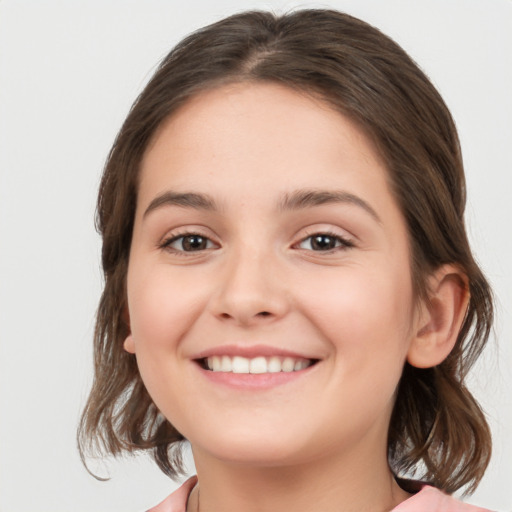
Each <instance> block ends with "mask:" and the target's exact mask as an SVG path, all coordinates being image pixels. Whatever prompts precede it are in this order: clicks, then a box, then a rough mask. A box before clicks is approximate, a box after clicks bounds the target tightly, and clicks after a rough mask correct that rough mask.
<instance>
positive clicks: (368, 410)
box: [125, 84, 415, 465]
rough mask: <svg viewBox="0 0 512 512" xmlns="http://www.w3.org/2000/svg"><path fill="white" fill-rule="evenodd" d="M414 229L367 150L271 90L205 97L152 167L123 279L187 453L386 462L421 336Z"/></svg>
mask: <svg viewBox="0 0 512 512" xmlns="http://www.w3.org/2000/svg"><path fill="white" fill-rule="evenodd" d="M409 269H410V261H409V248H408V240H407V230H406V226H405V221H404V219H403V217H402V215H401V213H400V211H399V209H398V206H397V204H396V202H395V200H394V198H393V196H392V194H391V193H390V189H389V186H388V184H387V176H386V169H385V166H384V164H383V162H382V161H381V159H380V158H379V156H378V154H377V152H376V150H375V149H374V147H373V146H372V144H371V143H370V141H369V139H368V138H367V137H366V136H365V135H364V134H363V132H362V131H361V130H359V129H358V128H357V127H356V126H355V125H354V124H353V123H352V122H351V121H349V120H348V119H346V118H344V117H343V116H341V115H340V114H339V113H337V112H334V111H333V110H331V109H330V108H329V107H328V106H326V105H325V104H323V103H322V102H320V101H319V100H314V99H311V98H310V97H308V96H305V95H301V94H299V93H297V92H294V91H292V90H290V89H288V88H285V87H282V86H278V85H272V84H257V85H255V84H234V85H229V86H223V87H221V88H218V89H215V90H212V91H208V92H204V93H201V94H200V95H198V96H197V97H195V98H194V99H192V100H191V101H189V102H188V103H187V104H186V105H185V106H184V107H182V108H181V110H179V111H178V112H177V113H176V114H174V115H173V116H172V117H171V118H170V119H169V120H167V122H165V123H164V124H163V125H162V126H161V128H160V130H159V131H158V133H157V135H156V137H155V139H154V141H153V143H152V144H151V145H150V146H149V148H148V150H147V152H146V154H145V157H144V159H143V162H142V167H141V175H140V187H139V191H138V201H137V210H136V219H135V226H134V232H133V240H132V247H131V253H130V261H129V270H128V278H127V289H128V307H129V321H130V329H131V334H130V336H129V337H128V338H127V340H126V342H125V348H126V350H128V351H130V352H133V353H135V354H136V357H137V363H138V366H139V369H140V373H141V376H142V379H143V380H144V383H145V385H146V387H147V389H148V391H149V393H150V395H151V397H152V398H153V400H154V402H155V404H156V405H157V407H158V408H159V409H160V411H161V412H162V413H163V414H164V416H165V417H166V418H167V419H168V420H169V421H170V422H171V423H172V424H173V425H174V426H175V427H176V428H177V429H178V430H179V431H180V432H181V433H182V434H183V435H184V436H185V437H186V438H187V439H189V440H190V441H191V443H192V446H193V448H194V450H196V451H197V452H202V453H205V454H208V455H209V456H211V457H215V458H217V459H222V460H229V461H237V462H239V463H249V464H261V465H279V464H291V463H300V462H303V461H305V460H312V459H314V458H315V457H322V456H328V455H329V456H331V455H333V454H339V453H343V452H344V451H345V452H346V451H347V450H356V449H361V450H376V449H377V450H381V451H383V452H384V453H385V446H386V438H387V428H388V424H389V417H390V414H391V410H392V406H393V401H394V392H395V389H396V386H397V383H398V381H399V378H400V375H401V371H402V367H403V363H404V361H405V359H406V356H407V351H408V348H409V345H410V339H411V332H413V331H414V329H415V326H414V322H415V321H414V313H413V311H414V308H413V303H414V300H413V291H412V285H411V275H410V270H409Z"/></svg>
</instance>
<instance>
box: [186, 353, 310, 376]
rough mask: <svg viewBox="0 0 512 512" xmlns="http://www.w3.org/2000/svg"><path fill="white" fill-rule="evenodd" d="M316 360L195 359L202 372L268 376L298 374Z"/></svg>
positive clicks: (277, 358)
mask: <svg viewBox="0 0 512 512" xmlns="http://www.w3.org/2000/svg"><path fill="white" fill-rule="evenodd" d="M318 361H319V360H318V359H306V358H303V357H290V356H286V357H280V356H256V357H251V358H249V357H243V356H229V355H215V356H210V357H203V358H200V359H197V360H196V362H197V363H198V364H199V365H200V366H201V368H202V369H203V370H207V371H210V372H214V373H236V374H258V375H261V374H270V373H293V372H300V371H302V370H305V369H307V368H310V367H311V366H313V365H315V364H317V363H318Z"/></svg>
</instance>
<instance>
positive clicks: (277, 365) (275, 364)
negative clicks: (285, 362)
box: [267, 356, 281, 373]
mask: <svg viewBox="0 0 512 512" xmlns="http://www.w3.org/2000/svg"><path fill="white" fill-rule="evenodd" d="M267 370H268V372H269V373H279V372H280V371H281V359H279V357H276V356H274V357H271V358H270V359H269V360H268V364H267Z"/></svg>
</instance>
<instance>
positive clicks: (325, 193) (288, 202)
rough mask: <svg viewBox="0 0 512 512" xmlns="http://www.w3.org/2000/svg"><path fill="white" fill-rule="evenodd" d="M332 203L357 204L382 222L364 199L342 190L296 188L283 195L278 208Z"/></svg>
mask: <svg viewBox="0 0 512 512" xmlns="http://www.w3.org/2000/svg"><path fill="white" fill-rule="evenodd" d="M333 203H334V204H336V203H342V204H351V205H354V206H358V207H359V208H362V209H363V210H364V211H365V212H367V213H369V214H370V215H371V216H372V217H373V218H374V220H376V221H377V222H378V223H379V224H382V220H381V218H380V217H379V215H378V214H377V212H376V211H375V210H374V209H373V208H372V207H371V206H370V205H369V204H368V203H367V202H366V201H365V200H364V199H362V198H360V197H359V196H356V195H354V194H351V193H350V192H346V191H344V190H297V191H295V192H292V193H291V194H286V195H285V196H284V198H283V199H282V201H281V202H280V203H279V209H280V210H281V211H286V210H299V209H304V208H311V207H314V206H321V205H323V204H333Z"/></svg>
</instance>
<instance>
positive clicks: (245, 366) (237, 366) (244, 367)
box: [233, 356, 249, 373]
mask: <svg viewBox="0 0 512 512" xmlns="http://www.w3.org/2000/svg"><path fill="white" fill-rule="evenodd" d="M233 373H249V359H247V358H246V357H240V356H235V357H233Z"/></svg>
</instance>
